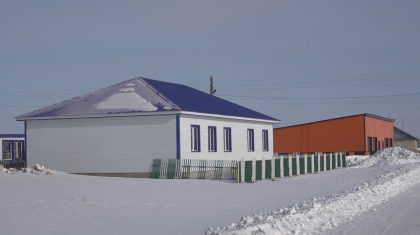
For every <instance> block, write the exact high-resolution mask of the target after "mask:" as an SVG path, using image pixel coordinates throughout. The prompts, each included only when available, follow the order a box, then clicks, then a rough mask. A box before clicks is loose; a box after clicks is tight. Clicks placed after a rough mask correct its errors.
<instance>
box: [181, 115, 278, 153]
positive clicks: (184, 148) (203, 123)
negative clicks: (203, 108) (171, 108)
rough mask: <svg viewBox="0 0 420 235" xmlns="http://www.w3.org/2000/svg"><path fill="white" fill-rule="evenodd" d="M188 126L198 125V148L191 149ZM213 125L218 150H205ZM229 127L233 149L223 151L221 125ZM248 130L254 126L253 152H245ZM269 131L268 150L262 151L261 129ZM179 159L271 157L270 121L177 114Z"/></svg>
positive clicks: (271, 129)
mask: <svg viewBox="0 0 420 235" xmlns="http://www.w3.org/2000/svg"><path fill="white" fill-rule="evenodd" d="M191 125H199V126H200V139H201V141H200V142H201V143H200V144H201V151H200V152H191V132H190V128H191ZM209 126H216V128H217V129H216V135H217V152H209V151H208V127H209ZM224 127H230V128H231V130H232V152H224V145H223V128H224ZM247 129H254V146H255V148H254V149H255V151H254V152H248V148H247V146H248V145H247ZM263 129H264V130H268V141H269V143H268V145H269V151H268V152H263V150H262V148H263V145H262V130H263ZM180 133H181V135H180V137H181V159H208V160H237V159H240V158H245V159H252V158H253V157H255V158H256V159H261V158H262V157H265V158H266V159H269V158H271V157H272V156H273V124H271V123H264V122H252V121H242V120H234V119H225V118H212V117H203V116H193V115H181V117H180Z"/></svg>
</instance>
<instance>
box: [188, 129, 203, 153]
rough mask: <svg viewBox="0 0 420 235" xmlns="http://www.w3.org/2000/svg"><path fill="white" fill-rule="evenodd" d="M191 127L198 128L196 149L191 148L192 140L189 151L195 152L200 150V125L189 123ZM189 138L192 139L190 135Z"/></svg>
mask: <svg viewBox="0 0 420 235" xmlns="http://www.w3.org/2000/svg"><path fill="white" fill-rule="evenodd" d="M191 127H197V128H198V138H197V142H198V143H197V148H198V150H197V151H194V150H192V142H191V152H193V153H196V152H201V140H200V125H191ZM191 127H190V133H191ZM191 140H192V136H191Z"/></svg>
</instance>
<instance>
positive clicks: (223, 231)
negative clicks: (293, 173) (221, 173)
mask: <svg viewBox="0 0 420 235" xmlns="http://www.w3.org/2000/svg"><path fill="white" fill-rule="evenodd" d="M419 166H420V165H419V164H408V165H405V166H402V167H400V168H399V169H398V170H395V171H392V172H390V173H388V174H384V175H381V176H379V177H377V178H375V179H373V180H371V181H369V182H367V183H364V184H362V185H359V186H357V187H354V188H351V189H349V190H344V191H342V192H340V193H338V194H333V195H330V196H326V197H317V198H313V199H312V200H308V201H303V202H301V203H298V204H295V205H293V206H291V207H288V208H282V209H279V210H276V211H271V212H268V213H262V214H258V215H253V216H244V217H242V219H241V221H240V222H239V223H232V224H230V225H228V226H225V227H223V228H216V229H213V228H209V229H207V230H206V231H205V234H206V235H228V234H230V235H233V234H235V235H259V234H318V233H322V232H324V231H325V230H327V229H330V228H333V227H336V226H338V224H340V223H343V222H346V221H350V220H353V218H354V217H355V216H357V215H360V214H362V213H364V212H366V211H369V210H372V208H373V207H374V206H376V205H379V204H381V203H383V202H385V201H387V200H389V199H390V198H392V197H394V196H396V195H398V194H400V193H402V192H405V191H407V190H408V189H409V188H411V187H412V186H413V185H415V184H418V183H419V182H420V177H418V176H419V175H420V167H419Z"/></svg>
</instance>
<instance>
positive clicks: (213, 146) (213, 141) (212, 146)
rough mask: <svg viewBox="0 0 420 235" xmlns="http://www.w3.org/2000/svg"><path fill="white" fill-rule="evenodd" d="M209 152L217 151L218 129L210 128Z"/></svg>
mask: <svg viewBox="0 0 420 235" xmlns="http://www.w3.org/2000/svg"><path fill="white" fill-rule="evenodd" d="M209 151H216V128H214V127H209Z"/></svg>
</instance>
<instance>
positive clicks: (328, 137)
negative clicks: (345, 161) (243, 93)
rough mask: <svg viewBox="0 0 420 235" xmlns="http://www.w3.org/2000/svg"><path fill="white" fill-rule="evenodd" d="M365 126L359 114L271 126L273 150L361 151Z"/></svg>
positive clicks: (363, 146)
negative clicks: (285, 125) (274, 127)
mask: <svg viewBox="0 0 420 235" xmlns="http://www.w3.org/2000/svg"><path fill="white" fill-rule="evenodd" d="M375 120H378V121H380V122H386V121H382V120H379V119H375ZM386 123H390V124H391V126H392V125H393V124H392V123H391V122H386ZM364 126H365V116H364V115H358V116H351V117H344V118H337V119H333V120H326V121H321V122H315V123H309V124H303V125H299V126H292V127H285V128H280V129H274V152H276V153H293V152H300V153H310V152H339V151H346V152H364V151H366V150H365V149H366V143H365V142H366V141H365V128H364ZM378 128H379V127H378ZM391 129H392V128H391Z"/></svg>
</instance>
